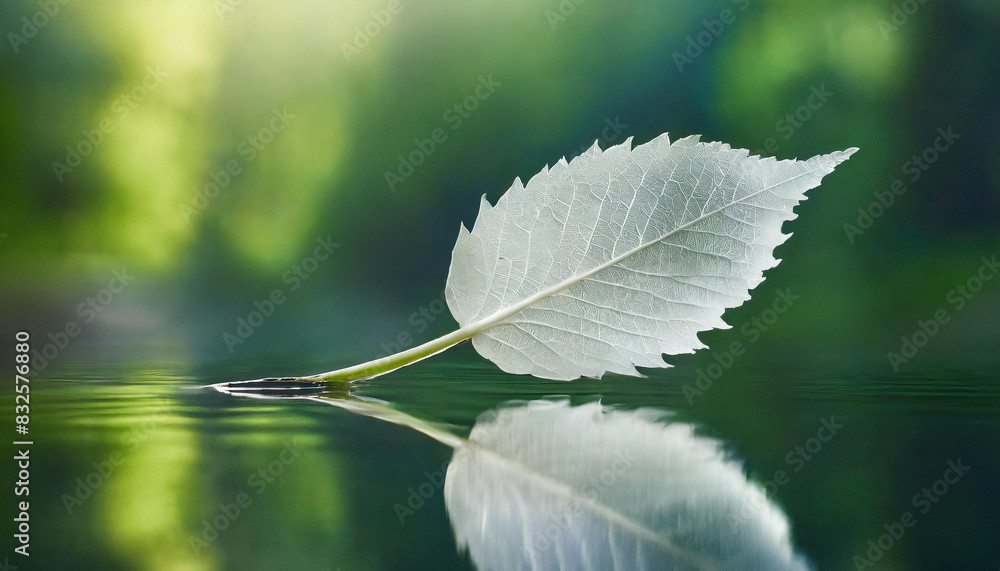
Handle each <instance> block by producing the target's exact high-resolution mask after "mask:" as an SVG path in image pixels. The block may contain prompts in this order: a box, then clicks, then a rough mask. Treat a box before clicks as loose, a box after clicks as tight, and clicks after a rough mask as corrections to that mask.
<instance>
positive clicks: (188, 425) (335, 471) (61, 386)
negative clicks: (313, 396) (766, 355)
mask: <svg viewBox="0 0 1000 571" xmlns="http://www.w3.org/2000/svg"><path fill="white" fill-rule="evenodd" d="M710 359H711V357H705V356H700V355H699V356H697V357H693V358H686V359H685V360H684V361H683V363H680V364H679V366H678V367H676V368H674V369H670V370H667V371H657V372H655V373H653V375H654V376H653V377H651V378H645V379H626V378H621V377H613V378H608V379H605V380H603V381H596V380H583V381H578V382H573V383H556V382H547V381H542V380H538V379H533V378H528V377H516V376H510V375H506V374H503V373H502V372H500V371H499V370H497V369H496V368H495V367H494V366H493V365H492V364H490V363H488V362H486V361H484V360H482V359H481V358H479V357H478V356H477V355H475V354H474V352H473V351H472V349H471V348H470V347H467V346H461V347H458V348H456V349H454V350H452V351H449V352H448V353H444V354H442V355H439V356H437V357H435V358H432V359H429V360H427V361H425V362H423V363H419V364H417V365H415V366H412V367H409V368H408V369H404V370H401V371H397V372H395V373H393V374H391V375H388V376H385V377H382V378H379V379H377V380H376V381H373V382H370V383H368V384H361V385H358V386H356V387H355V388H354V389H353V392H354V393H355V394H356V395H361V396H366V397H372V398H377V399H382V400H384V401H388V402H391V403H392V404H393V406H395V407H396V408H397V409H399V410H400V411H404V412H406V413H408V414H410V415H413V416H415V417H417V418H421V419H425V420H428V421H438V422H442V423H447V424H449V425H451V426H452V429H453V430H454V431H455V432H456V433H457V434H460V435H463V436H465V435H467V434H468V432H469V430H470V429H471V428H472V426H473V425H474V424H475V422H476V418H477V416H478V415H480V414H481V413H483V412H485V411H489V410H491V409H495V408H496V407H498V406H500V405H503V404H504V403H508V402H509V401H512V400H521V401H530V400H535V399H542V398H545V397H551V396H554V395H565V396H568V397H569V398H570V402H571V403H573V404H574V405H581V404H585V403H592V402H594V401H595V400H598V399H600V401H601V403H603V404H604V405H609V406H613V407H615V408H617V409H620V410H624V411H629V410H633V409H636V408H639V407H657V408H660V409H664V410H669V411H671V412H672V414H673V416H672V417H671V419H670V422H673V423H685V424H691V425H693V426H695V427H696V433H697V436H698V438H704V439H706V440H711V441H717V442H719V443H721V446H722V447H723V448H724V449H725V451H726V455H727V457H728V458H730V459H731V460H732V461H734V462H739V463H742V470H743V471H744V472H745V473H746V474H747V475H748V476H749V478H750V479H751V480H752V481H754V482H757V483H758V484H760V485H761V486H765V489H766V490H767V491H768V496H769V499H770V501H771V502H773V504H774V505H775V507H776V508H778V509H780V510H781V511H783V512H784V513H785V514H786V515H787V518H788V522H789V524H790V527H791V544H792V547H793V549H794V551H795V552H796V553H797V554H798V555H800V556H801V557H803V558H805V560H807V561H808V562H809V563H810V564H811V565H812V566H814V567H816V568H819V569H854V568H855V567H856V565H859V563H858V560H855V559H854V558H855V556H859V557H866V558H867V557H868V556H869V555H867V554H866V552H868V551H869V550H870V548H871V546H870V545H869V544H868V543H867V542H868V540H873V541H874V542H878V541H879V536H881V535H883V534H886V533H888V532H887V529H888V530H896V531H897V533H898V530H899V529H903V530H904V531H903V533H902V537H900V538H898V539H892V541H891V543H892V545H891V547H889V548H888V549H886V550H884V553H882V554H881V556H880V557H879V560H878V561H876V562H875V563H874V565H875V568H879V569H997V568H1000V542H998V541H997V538H998V537H1000V414H998V413H1000V378H998V376H997V371H996V370H995V369H994V370H990V369H988V368H987V369H984V370H972V369H969V370H964V371H963V370H944V369H942V370H940V371H928V372H925V373H923V374H917V373H909V374H907V375H905V376H901V377H896V376H892V377H890V376H888V375H886V374H884V373H883V372H880V373H876V374H872V373H870V372H866V370H869V371H870V370H881V369H878V368H877V366H873V367H871V368H869V367H865V366H861V365H856V364H854V363H853V362H852V363H851V364H850V365H845V366H844V367H842V368H839V369H837V368H833V369H829V370H817V369H810V368H808V367H795V368H788V369H782V370H766V369H764V368H761V367H757V366H754V365H752V364H741V365H742V366H739V367H734V368H732V369H730V370H728V371H725V372H724V374H723V375H722V376H721V377H720V378H719V379H718V380H716V381H714V383H713V385H712V386H711V387H709V388H707V390H705V391H704V394H701V395H691V394H690V393H689V394H686V393H685V391H684V390H683V388H682V387H683V385H684V383H688V384H689V385H690V386H694V384H693V383H694V382H695V375H696V373H693V372H692V371H697V370H698V369H699V368H700V367H706V366H707V365H708V364H709V363H710V362H711V361H710ZM349 360H350V359H345V360H344V362H346V361H349ZM847 362H848V361H847V360H845V363H847ZM303 363H305V364H303ZM328 364H330V362H329V361H327V362H325V363H322V362H320V361H317V362H316V363H315V364H314V363H309V362H308V360H302V361H300V362H297V363H293V364H292V366H289V363H288V362H285V363H277V364H276V363H252V364H242V365H241V366H240V367H239V368H233V367H228V366H227V367H224V366H213V367H198V366H193V365H190V364H188V363H185V362H183V361H180V360H177V361H173V362H172V361H163V362H158V361H147V362H139V363H132V364H118V365H108V364H82V363H68V362H64V363H59V364H57V365H55V366H53V367H52V368H51V370H49V371H46V372H45V373H46V374H45V375H43V376H41V377H39V378H38V379H36V380H35V381H34V385H33V392H32V414H33V418H32V425H31V431H32V432H31V436H32V438H33V439H34V441H35V445H34V447H33V448H32V451H31V456H32V465H31V470H32V473H31V485H32V491H31V499H32V511H31V521H32V541H31V553H32V555H31V559H30V563H31V564H30V565H28V564H23V562H22V561H19V560H17V559H12V560H11V563H15V564H18V565H19V567H20V568H21V569H98V568H99V569H191V570H197V569H206V570H208V569H315V570H328V569H329V570H336V569H342V570H345V571H346V570H352V569H444V568H448V569H450V568H454V569H465V568H472V567H473V566H472V562H471V561H470V556H469V555H467V554H465V553H460V552H459V549H458V548H457V544H456V539H455V535H454V533H453V527H452V522H451V521H450V520H449V515H448V512H447V511H446V508H445V499H444V496H445V493H444V491H443V490H442V489H441V486H442V483H443V478H444V475H443V471H442V470H443V469H446V468H445V467H446V465H447V463H448V462H449V460H450V459H451V457H452V450H451V448H449V447H447V446H445V445H442V444H440V443H439V442H436V441H435V440H433V439H431V438H428V437H427V436H425V435H424V434H421V433H420V432H418V431H415V430H412V429H410V428H406V427H402V426H397V425H394V424H390V423H387V422H385V421H381V420H376V419H372V418H367V417H364V416H361V415H357V414H353V413H351V412H348V411H345V410H342V409H339V408H335V407H331V406H325V405H324V404H322V403H317V402H310V401H302V400H260V399H246V398H235V397H232V396H227V395H224V394H219V393H217V392H214V391H210V390H197V389H195V388H193V387H197V386H200V385H204V384H208V383H212V382H219V381H230V380H238V379H241V378H252V377H259V376H264V375H267V374H283V373H304V372H316V371H319V370H322V369H324V368H326V365H328ZM332 364H334V365H337V364H340V362H338V361H334V362H333V363H332ZM883 368H884V367H883ZM689 396H690V397H691V399H690V400H693V402H689ZM507 406H510V405H507ZM824 423H826V426H828V427H829V426H831V425H832V426H833V427H835V431H836V433H835V434H832V435H830V434H829V432H823V431H821V429H822V428H823V426H824ZM817 437H823V438H824V439H825V440H826V441H825V442H820V440H819V439H818V438H817ZM810 439H813V440H810ZM817 445H819V446H817ZM796 447H800V448H798V449H797V448H796ZM807 449H808V450H807ZM543 460H544V459H543ZM555 461H556V460H555V459H553V462H555ZM562 461H565V459H563V460H562ZM949 462H952V463H953V464H955V465H960V466H968V467H969V468H970V469H969V470H968V472H967V473H964V474H963V475H961V476H955V474H954V473H949V474H947V476H948V477H949V478H950V479H952V480H953V483H951V484H946V485H944V484H943V482H942V483H938V484H937V487H936V488H935V485H936V484H935V482H936V481H939V480H942V478H944V477H945V476H946V471H947V470H948V469H949ZM7 473H8V476H7V477H8V478H10V471H9V470H8V471H7ZM782 474H783V476H782ZM694 485H698V482H695V483H694ZM924 488H927V489H928V493H929V496H925V497H923V498H921V497H920V496H919V495H920V494H922V493H923V492H922V490H923V489H924ZM418 489H422V490H423V491H425V492H429V493H428V495H429V497H428V498H426V499H423V501H422V505H420V504H421V502H419V501H415V500H413V499H412V498H411V497H410V496H411V495H412V492H411V490H412V491H415V490H418ZM915 495H916V496H917V497H916V498H915V497H914V496H915ZM649 499H650V500H654V498H649ZM473 500H474V498H473ZM932 500H933V501H932ZM5 501H8V502H9V499H7V500H5ZM408 501H409V502H411V504H410V505H411V506H413V505H414V504H416V507H415V508H413V509H412V510H411V512H412V513H410V512H405V513H404V514H403V515H402V519H403V521H402V523H401V521H400V519H401V515H400V506H404V505H406V504H407V503H408ZM470 501H472V500H470ZM220 504H221V506H220ZM7 505H10V504H7ZM237 509H238V512H237ZM5 511H6V510H5ZM905 512H909V513H910V514H911V516H912V518H913V521H909V523H912V524H913V525H912V527H905V528H901V527H900V526H894V525H893V524H896V523H898V522H900V521H901V518H902V517H904V513H905ZM212 522H216V523H212ZM914 522H915V523H914ZM885 526H889V527H888V528H886V527H885ZM220 528H221V529H220ZM8 541H9V536H8ZM882 543H883V546H886V545H888V543H889V541H888V538H883V539H882ZM880 551H882V550H881V549H879V550H877V551H876V552H874V553H873V555H879V552H880ZM864 568H869V567H864Z"/></svg>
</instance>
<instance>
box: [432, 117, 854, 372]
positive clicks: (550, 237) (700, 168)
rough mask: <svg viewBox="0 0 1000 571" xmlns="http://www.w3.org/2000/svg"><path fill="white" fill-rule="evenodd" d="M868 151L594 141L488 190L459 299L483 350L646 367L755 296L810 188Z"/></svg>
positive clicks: (471, 236) (458, 266) (457, 277)
mask: <svg viewBox="0 0 1000 571" xmlns="http://www.w3.org/2000/svg"><path fill="white" fill-rule="evenodd" d="M856 150H857V149H848V150H847V151H843V152H835V153H831V154H828V155H821V156H816V157H813V158H811V159H809V160H805V161H798V160H781V161H779V160H775V159H773V158H766V159H761V158H759V157H757V156H753V157H751V156H748V151H746V150H742V149H731V148H730V147H729V145H725V144H722V143H701V142H699V141H698V137H687V138H684V139H680V140H678V141H676V142H674V143H672V144H671V142H670V140H669V139H668V137H667V136H666V135H662V136H660V137H658V138H656V139H654V140H652V141H650V142H648V143H646V144H644V145H640V146H638V147H636V148H634V149H633V148H632V144H631V139H629V140H628V141H626V142H625V143H623V144H621V145H617V146H614V147H610V148H609V149H607V150H604V151H602V150H601V149H600V148H599V147H598V146H597V145H596V144H595V145H594V147H593V148H592V149H591V150H589V151H587V152H586V153H584V154H583V155H581V156H579V157H577V158H575V159H574V160H573V161H572V162H569V163H567V162H566V161H565V159H563V160H561V161H559V162H558V163H557V164H556V165H555V166H553V167H552V168H546V169H544V170H543V171H542V172H541V173H539V174H537V175H536V176H534V177H532V179H531V180H530V181H529V182H528V184H527V185H522V183H521V181H520V180H516V181H515V182H514V185H513V186H512V187H511V188H510V190H508V191H507V193H505V194H504V195H503V196H502V197H501V198H500V200H499V201H498V202H497V204H496V206H490V204H489V203H488V202H487V201H486V199H485V197H484V198H483V201H482V205H481V209H480V212H479V216H478V218H477V220H476V223H475V225H474V227H473V230H472V231H471V232H469V231H468V230H466V229H465V227H464V226H463V227H462V228H461V229H460V232H459V237H458V242H457V243H456V245H455V249H454V252H453V253H452V262H451V270H450V273H449V275H448V283H447V287H446V295H447V301H448V306H449V308H450V309H451V312H452V314H453V315H454V316H455V319H456V320H457V321H458V322H459V324H460V325H462V328H463V329H464V330H467V331H469V332H470V333H471V334H472V341H473V344H474V345H475V347H476V350H477V351H479V353H480V354H482V355H483V356H484V357H486V358H488V359H490V360H492V361H493V362H494V363H496V364H497V365H498V366H500V368H501V369H503V370H505V371H507V372H511V373H528V374H532V375H535V376H538V377H545V378H550V379H574V378H577V377H580V376H594V377H598V376H601V375H602V374H603V373H605V372H607V371H611V372H616V373H622V374H627V375H638V374H639V373H638V372H637V371H636V370H635V366H636V365H638V366H643V367H666V366H669V365H667V364H666V363H665V362H664V360H663V354H664V353H666V354H678V353H690V352H693V351H694V350H696V349H699V348H702V347H704V345H703V344H702V343H701V342H700V341H699V340H698V337H697V333H698V332H700V331H705V330H708V329H712V328H719V327H726V324H725V323H724V322H723V321H722V313H723V312H724V311H725V310H726V308H730V307H736V306H738V305H741V304H742V303H743V302H744V301H746V300H747V299H749V290H751V289H753V288H754V287H755V286H756V285H757V284H759V283H760V282H761V281H763V272H764V270H766V269H768V268H771V267H774V266H775V265H776V264H777V262H778V260H776V259H775V258H774V257H773V255H772V253H773V251H774V248H775V247H776V246H778V245H779V244H781V243H782V242H784V241H785V240H786V239H787V238H788V237H789V235H785V234H782V232H781V226H782V223H783V222H784V221H786V220H791V219H793V218H795V214H794V213H793V212H792V209H793V208H794V207H795V206H796V205H797V204H798V203H799V202H800V201H802V200H804V198H805V191H806V190H808V189H810V188H814V187H816V186H818V185H819V183H820V180H821V179H822V178H823V177H824V176H825V175H827V174H829V173H830V172H832V171H833V169H834V167H836V166H837V165H838V164H839V163H841V162H843V161H844V160H846V159H847V158H848V157H849V156H850V155H851V154H852V153H854V151H856Z"/></svg>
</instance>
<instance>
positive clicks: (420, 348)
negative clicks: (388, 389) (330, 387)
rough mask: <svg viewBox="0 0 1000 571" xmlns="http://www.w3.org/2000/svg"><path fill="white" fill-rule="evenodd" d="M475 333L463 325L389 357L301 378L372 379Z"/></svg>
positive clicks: (433, 353)
mask: <svg viewBox="0 0 1000 571" xmlns="http://www.w3.org/2000/svg"><path fill="white" fill-rule="evenodd" d="M475 334H476V330H475V329H473V328H465V327H463V328H461V329H456V330H455V331H452V332H451V333H449V334H447V335H443V336H441V337H438V338H437V339H433V340H431V341H428V342H426V343H424V344H422V345H417V346H416V347H412V348H410V349H407V350H405V351H400V352H399V353H396V354H394V355H389V356H388V357H382V358H381V359H374V360H372V361H368V362H366V363H361V364H360V365H354V366H353V367H347V368H344V369H337V370H336V371H329V372H326V373H319V374H318V375H310V376H308V377H301V378H302V379H305V380H314V381H347V382H351V381H360V380H364V379H371V378H374V377H378V376H380V375H384V374H386V373H389V372H392V371H395V370H396V369H399V368H401V367H405V366H407V365H411V364H413V363H416V362H417V361H422V360H424V359H426V358H427V357H431V356H433V355H437V354H438V353H440V352H441V351H444V350H445V349H448V348H449V347H452V346H454V345H457V344H459V343H461V342H462V341H465V340H466V339H468V338H469V337H472V336H473V335H475Z"/></svg>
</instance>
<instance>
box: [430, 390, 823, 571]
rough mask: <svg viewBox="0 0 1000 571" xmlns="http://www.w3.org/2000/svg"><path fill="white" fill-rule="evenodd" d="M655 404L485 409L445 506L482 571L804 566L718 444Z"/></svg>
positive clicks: (448, 486) (460, 454)
mask: <svg viewBox="0 0 1000 571" xmlns="http://www.w3.org/2000/svg"><path fill="white" fill-rule="evenodd" d="M662 416H663V415H662V413H657V412H655V411H652V410H649V409H642V410H638V411H621V410H605V409H603V408H602V407H601V406H600V405H599V404H598V403H593V404H589V405H584V406H579V407H570V406H569V405H568V403H566V402H565V401H561V402H551V401H535V402H531V403H528V404H527V405H523V406H518V407H514V408H503V409H500V410H499V411H498V412H496V413H492V414H487V415H483V416H482V417H480V420H479V421H478V422H477V423H476V426H475V428H474V429H473V431H472V434H471V435H470V436H469V443H467V444H465V445H461V446H458V447H457V448H456V449H455V454H454V457H453V459H452V462H451V464H450V465H449V466H448V473H447V477H446V479H445V486H444V494H445V506H446V507H447V509H448V513H449V516H450V517H451V521H452V527H453V529H454V531H455V537H456V540H457V542H458V545H459V547H460V548H462V549H465V550H468V552H469V554H470V555H471V557H472V561H473V562H474V563H475V564H476V566H477V567H478V568H480V569H504V570H506V569H545V570H550V569H551V570H562V569H565V570H578V569H581V570H582V569H594V570H605V569H623V570H632V569H768V570H775V569H807V568H808V565H807V564H806V563H805V560H804V559H802V558H801V557H799V556H797V555H796V554H795V553H794V550H793V548H792V545H791V541H790V537H789V536H790V533H789V525H788V521H787V519H786V517H785V515H784V514H783V513H782V512H781V510H780V509H778V508H777V507H776V506H775V505H774V504H773V503H771V502H770V500H768V498H767V497H766V495H765V493H764V490H763V489H762V488H761V487H760V486H759V485H757V484H753V483H751V482H748V481H747V479H746V477H745V476H744V474H743V471H742V467H741V465H740V464H739V463H738V462H737V461H734V460H732V459H730V458H728V457H727V455H726V453H725V451H724V450H723V448H722V446H721V445H720V444H719V443H718V442H716V441H714V440H711V439H709V438H705V437H702V436H697V435H695V433H694V429H693V428H692V427H691V426H690V425H688V424H682V423H670V424H665V423H663V422H662Z"/></svg>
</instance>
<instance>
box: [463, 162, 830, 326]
mask: <svg viewBox="0 0 1000 571" xmlns="http://www.w3.org/2000/svg"><path fill="white" fill-rule="evenodd" d="M813 172H815V169H811V170H808V171H805V172H801V173H799V174H797V175H795V176H793V177H790V178H787V179H785V180H783V181H781V182H778V183H775V184H772V185H770V186H765V187H764V188H762V189H760V190H758V191H756V192H753V193H751V194H748V195H746V196H744V197H743V198H741V199H739V200H734V201H733V202H730V203H729V204H726V205H725V206H722V207H719V208H717V209H715V210H713V211H712V212H709V213H707V214H702V215H701V216H699V217H698V218H695V219H694V220H692V221H690V222H687V223H685V224H682V225H681V226H678V227H677V228H674V229H673V230H670V231H669V232H667V233H665V234H663V235H662V236H660V237H659V238H656V239H654V240H650V241H649V242H646V243H643V244H640V245H638V246H636V247H635V248H632V249H631V250H629V251H627V252H625V253H624V254H621V255H619V256H616V257H614V258H612V259H611V260H608V261H607V262H605V263H603V264H600V265H598V266H597V267H595V268H593V269H591V270H588V271H586V272H584V273H582V274H578V275H574V276H570V277H569V278H567V279H565V280H563V281H561V282H559V283H557V284H555V285H553V286H550V287H548V288H547V289H544V290H542V291H540V292H538V293H536V294H535V295H532V296H529V297H527V298H525V299H523V300H521V301H520V302H518V303H515V304H513V305H510V306H507V307H505V308H503V309H500V310H498V311H495V312H493V313H492V314H491V315H488V316H487V317H484V318H483V319H480V320H479V321H476V322H474V323H471V324H469V325H467V326H465V327H463V328H462V330H465V331H467V332H468V333H469V335H468V336H469V337H472V336H474V335H478V334H479V333H483V332H485V331H486V330H488V329H491V328H493V327H495V326H497V325H500V321H502V320H504V319H506V318H508V317H510V316H512V315H515V314H517V313H519V312H521V311H523V310H525V309H527V308H529V307H531V306H532V305H534V304H536V303H538V302H539V301H541V300H543V299H545V298H547V297H552V296H553V295H556V294H558V293H560V292H562V291H565V290H566V289H569V288H570V287H571V286H573V285H575V284H577V283H580V282H582V281H584V280H586V279H587V278H590V277H593V276H595V275H597V274H599V273H600V272H602V271H604V270H606V269H608V268H610V267H613V266H615V265H617V264H619V263H620V262H622V261H623V260H625V259H627V258H630V257H632V256H634V255H636V254H638V253H639V252H641V251H643V250H645V249H647V248H649V247H651V246H653V245H655V244H658V243H660V242H662V241H664V240H666V239H667V238H670V237H671V236H674V235H676V234H677V233H679V232H683V231H684V230H687V229H688V228H690V227H691V226H693V225H695V224H697V223H699V222H701V221H703V220H706V219H708V218H711V217H712V216H715V215H716V214H718V213H720V212H722V211H723V210H725V209H727V208H730V207H732V206H735V205H737V204H740V203H742V202H746V201H747V200H749V199H751V198H753V197H754V196H757V195H758V194H760V193H762V192H765V191H768V190H771V189H772V188H776V187H779V186H781V185H783V184H787V183H789V182H791V181H793V180H795V179H797V178H800V177H803V176H805V175H808V174H812V173H813Z"/></svg>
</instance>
